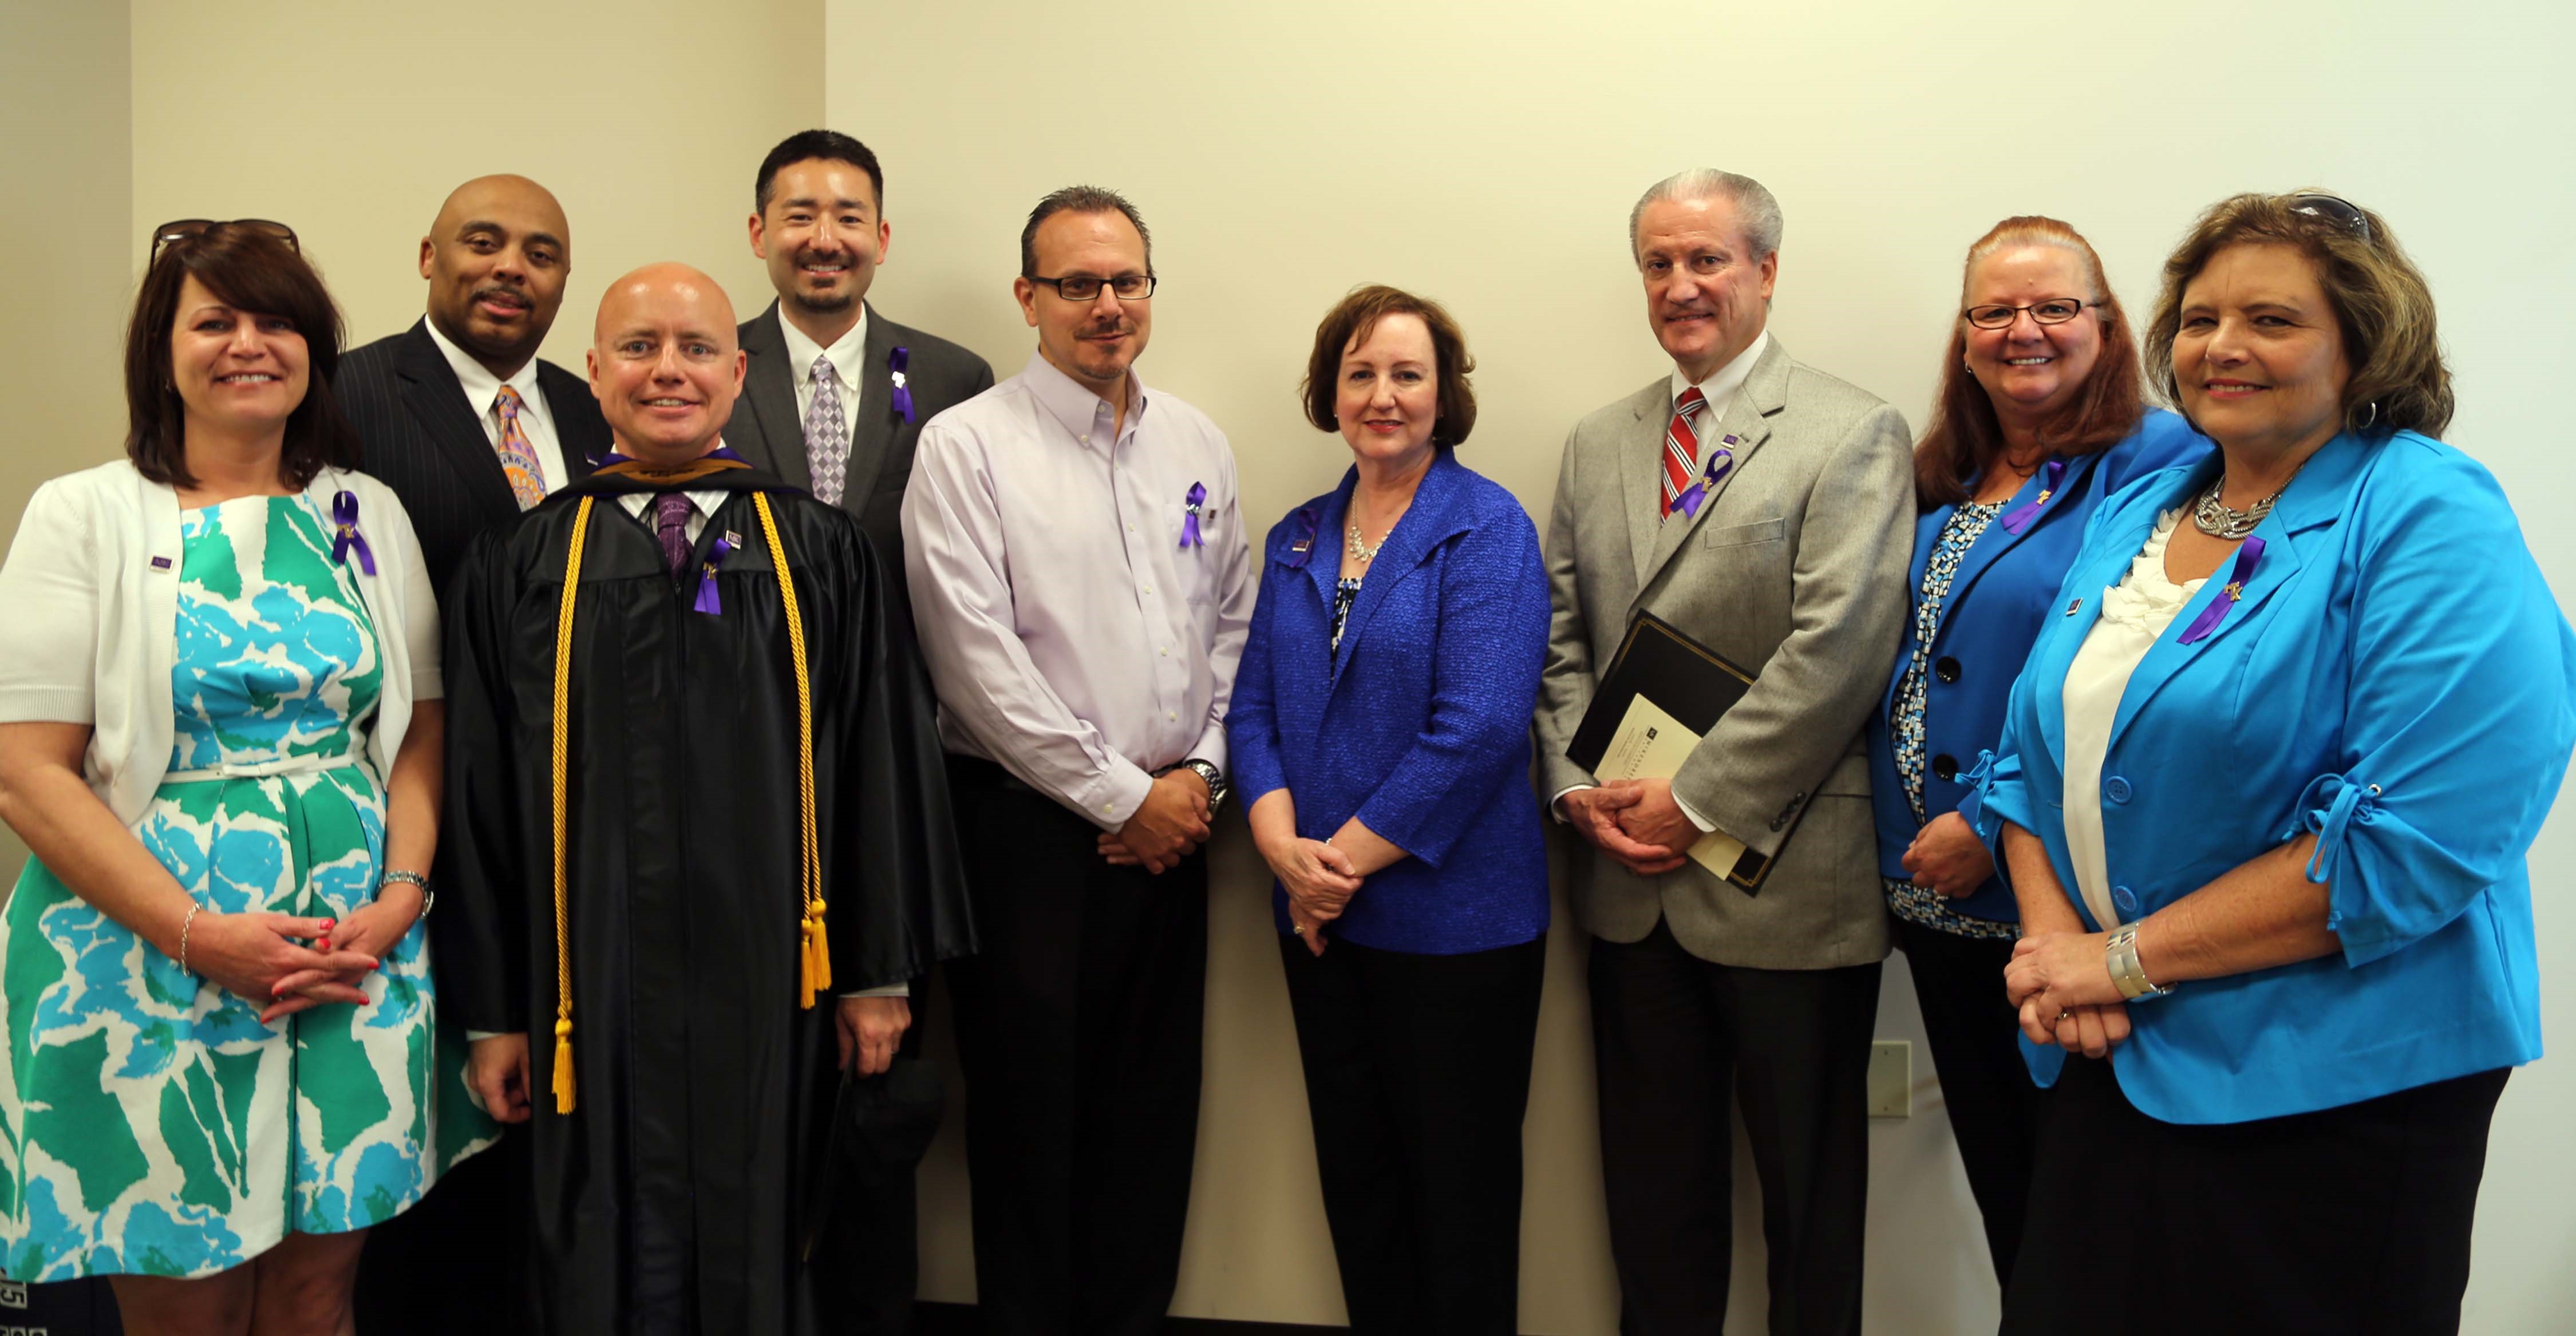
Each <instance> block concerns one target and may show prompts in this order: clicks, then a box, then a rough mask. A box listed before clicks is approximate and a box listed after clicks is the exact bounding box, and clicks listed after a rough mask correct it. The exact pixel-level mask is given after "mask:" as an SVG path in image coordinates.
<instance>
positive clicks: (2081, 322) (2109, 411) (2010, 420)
mask: <svg viewBox="0 0 2576 1336" xmlns="http://www.w3.org/2000/svg"><path fill="white" fill-rule="evenodd" d="M2208 451H2209V442H2208V441H2207V440H2206V439H2204V438H2202V437H2201V436H2199V435H2198V434H2196V433H2194V432H2193V431H2192V429H2191V428H2190V427H2189V426H2188V425H2186V424H2185V423H2184V422H2183V420H2182V419H2181V418H2178V417H2176V416H2174V415H2173V414H2171V413H2165V412H2154V411H2149V410H2148V409H2147V407H2146V404H2145V391H2144V383H2143V381H2142V380H2141V378H2140V375H2139V370H2138V345H2137V342H2136V341H2135V340H2134V339H2133V338H2131V337H2130V334H2129V321H2128V317H2127V316H2126V315H2125V314H2123V313H2122V311H2121V309H2120V299H2119V298H2118V297H2117V296H2115V295H2113V293H2112V291H2111V285H2110V283H2109V282H2108V281H2107V280H2106V279H2105V278H2104V277H2103V274H2102V259H2101V257H2100V256H2098V255H2096V254H2094V252H2093V247H2092V246H2091V245H2090V244H2088V243H2087V242H2086V241H2085V240H2084V238H2083V237H2082V236H2081V235H2079V234H2078V233H2077V232H2076V231H2075V229H2073V228H2071V227H2068V226H2067V225H2066V224H2064V223H2062V222H2059V221H2058V220H2056V219H2054V218H2007V219H2005V220H2003V221H2002V222H2000V223H1997V224H1995V226H1994V227H1993V229H1992V230H1990V231H1988V232H1987V233H1986V234H1985V235H1984V236H1982V237H1979V238H1978V239H1977V242H1976V244H1975V245H1973V246H1970V247H1969V248H1968V261H1967V271H1966V273H1965V275H1964V276H1963V277H1962V278H1961V280H1960V302H1959V315H1958V318H1957V319H1956V320H1955V321H1953V322H1952V326H1951V335H1950V346H1949V352H1948V355H1947V357H1946V358H1945V359H1944V361H1943V364H1942V372H1941V393H1940V397H1939V399H1938V400H1937V401H1936V404H1935V408H1934V412H1933V416H1932V423H1931V425H1930V426H1929V427H1927V428H1926V429H1925V430H1924V433H1923V439H1922V441H1921V442H1919V443H1918V444H1917V445H1916V446H1915V449H1914V463H1915V488H1914V490H1915V497H1916V500H1917V502H1918V505H1919V508H1920V509H1921V511H1922V514H1921V516H1920V517H1919V518H1918V519H1916V521H1915V524H1914V564H1913V566H1912V567H1911V568H1910V569H1909V571H1908V573H1907V576H1906V587H1907V589H1908V590H1910V591H1911V592H1912V595H1913V616H1911V617H1909V618H1907V619H1906V630H1905V638H1904V640H1903V641H1902V642H1901V643H1900V644H1899V645H1898V647H1897V652H1896V667H1895V669H1894V671H1893V672H1892V673H1891V674H1890V676H1889V678H1888V683H1887V694H1886V696H1885V698H1884V699H1882V700H1881V701H1880V702H1879V708H1878V710H1877V711H1876V712H1875V713H1873V714H1872V715H1871V716H1870V719H1869V763H1870V783H1869V789H1870V801H1871V803H1872V805H1873V806H1874V808H1875V809H1876V813H1877V817H1878V863H1879V874H1880V875H1881V876H1882V877H1884V878H1885V879H1886V882H1887V900H1888V908H1889V910H1890V911H1892V913H1893V916H1894V919H1895V927H1896V941H1897V945H1898V946H1900V947H1902V948H1903V949H1904V951H1905V959H1906V964H1907V966H1908V967H1909V968H1908V971H1907V972H1908V973H1909V974H1911V975H1912V976H1913V980H1914V997H1915V1001H1916V1003H1917V1004H1918V1005H1919V1006H1920V1007H1921V1009H1922V1013H1923V1029H1924V1034H1925V1037H1926V1038H1927V1039H1929V1040H1930V1041H1931V1044H1932V1061H1933V1066H1934V1067H1935V1068H1936V1069H1937V1070H1938V1071H1939V1072H1940V1074H1941V1094H1942V1102H1943V1103H1944V1105H1946V1106H1947V1108H1948V1110H1949V1121H1950V1129H1951V1132H1952V1135H1954V1136H1955V1137H1956V1138H1957V1140H1958V1143H1959V1158H1960V1161H1961V1162H1962V1163H1963V1164H1964V1165H1965V1167H1966V1168H1967V1171H1968V1187H1969V1190H1970V1191H1972V1192H1973V1193H1975V1194H1976V1199H1977V1210H1978V1213H1979V1214H1980V1215H1981V1216H1982V1217H1983V1218H1984V1223H1985V1232H1986V1252H1987V1255H1988V1256H1989V1257H1990V1258H1991V1259H1992V1260H1993V1263H1994V1268H1995V1279H1996V1281H1997V1283H1999V1284H2001V1283H2009V1282H2010V1280H2011V1279H2012V1262H2013V1254H2014V1251H2015V1250H2016V1249H2017V1248H2018V1247H2019V1245H2020V1241H2021V1221H2022V1203H2023V1200H2024V1198H2025V1197H2026V1196H2027V1195H2028V1193H2029V1190H2030V1159H2031V1144H2032V1136H2033V1132H2034V1128H2035V1121H2034V1120H2035V1119H2036V1117H2037V1111H2038V1102H2039V1099H2038V1097H2039V1089H2038V1087H2036V1086H2034V1085H2032V1084H2031V1081H2030V1077H2029V1075H2028V1074H2027V1073H2025V1072H2024V1071H2023V1070H2022V1060H2021V1050H2020V1047H2019V1045H2018V1043H2017V1042H2016V1041H2015V1039H2014V1034H2015V1026H2014V1015H2013V1008H2012V1005H2011V1003H2010V1002H2009V1001H2008V1000H2006V998H2005V997H2004V990H2003V979H2002V975H2003V969H2004V966H2005V965H2006V964H2007V963H2009V962H2010V960H2011V959H2012V944H2013V939H2014V937H2016V936H2017V935H2019V932H2020V929H2019V927H2018V926H2017V925H2018V920H2019V917H2020V916H2019V914H2018V913H2017V912H2016V911H2015V910H2014V908H2013V899H2012V892H2011V891H2010V890H2008V889H2006V888H2005V886H2004V884H2003V883H2002V881H2000V880H1999V879H1997V878H1996V877H1995V875H1994V862H1993V860H1992V859H1991V858H1989V857H1988V856H1987V854H1986V849H1985V846H1984V845H1983V844H1981V843H1979V842H1978V840H1977V836H1976V832H1975V831H1974V830H1973V829H1972V828H1971V825H1970V823H1971V822H1972V821H1973V820H1974V818H1975V816H1976V797H1975V794H1974V793H1973V792H1971V791H1970V790H1969V789H1968V788H1967V786H1966V785H1965V784H1963V783H1961V781H1962V780H1964V779H1966V778H1967V775H1968V771H1969V769H1970V768H1971V767H1973V766H1975V764H1976V760H1977V756H1978V754H1979V753H1981V752H1984V751H1985V750H1987V749H1988V748H1990V747H1992V746H1994V744H1995V738H1996V736H1997V735H1998V734H2000V733H2001V732H2002V731H2003V718H2004V700H2005V698H2006V697H2007V696H2008V695H2009V694H2010V692H2011V690H2012V682H2013V679H2014V678H2015V677H2018V676H2020V674H2021V665H2022V660H2023V659H2025V658H2026V657H2028V655H2029V653H2030V643H2031V641H2032V640H2033V639H2035V638H2036V637H2037V636H2038V635H2039V631H2040V627H2041V624H2042V622H2043V620H2044V619H2045V616H2046V614H2047V612H2048V611H2049V600H2050V598H2051V597H2052V596H2053V595H2055V594H2056V592H2057V586H2058V584H2059V583H2060V582H2062V581H2063V580H2065V578H2066V567H2067V565H2068V564H2069V563H2070V562H2072V561H2073V560H2074V558H2075V549H2076V546H2077V544H2078V543H2079V542H2080V541H2081V539H2082V537H2083V533H2084V522H2085V521H2086V520H2087V519H2089V518H2091V517H2092V514H2093V512H2094V510H2095V509H2096V508H2097V507H2099V506H2100V505H2101V504H2102V499H2103V498H2104V497H2106V496H2108V495H2110V494H2111V493H2112V492H2114V491H2116V490H2118V489H2119V488H2120V486H2121V485H2122V484H2124V483H2127V482H2128V481H2129V480H2131V479H2133V478H2136V477H2139V476H2141V475H2143V474H2147V473H2152V472H2155V471H2156V470H2158V469H2161V468H2165V467H2167V466H2170V465H2172V464H2176V463H2179V462H2182V461H2183V460H2186V459H2197V458H2199V457H2201V456H2202V455H2205V454H2206V453H2208Z"/></svg>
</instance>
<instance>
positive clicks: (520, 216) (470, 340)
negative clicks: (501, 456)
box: [420, 175, 572, 380]
mask: <svg viewBox="0 0 2576 1336" xmlns="http://www.w3.org/2000/svg"><path fill="white" fill-rule="evenodd" d="M571 272H572V228H571V227H570V225H568V224H566V223H565V222H564V213H563V206H562V205H561V204H558V203H556V202H555V197H554V194H553V192H551V191H548V190H547V189H546V188H545V187H544V186H541V185H538V184H537V183H536V182H534V181H531V180H529V179H528V178H526V177H524V176H507V175H504V176H478V177H476V178H474V179H473V180H471V181H468V182H466V183H465V184H463V185H461V186H458V187H457V188H456V189H455V190H453V191H451V192H449V193H448V196H447V201H446V202H445V203H443V204H441V205H440V206H439V208H438V217H437V219H436V220H434V221H433V222H431V223H430V225H429V234H428V235H427V236H424V237H422V238H421V239H420V276H421V277H422V278H425V279H428V280H429V321H430V323H431V324H432V325H435V326H436V327H437V328H438V332H439V333H440V334H441V335H443V336H445V338H446V339H447V341H448V342H450V343H453V344H455V345H456V346H457V347H459V348H462V349H464V350H465V352H466V354H467V355H468V356H470V357H472V358H473V359H474V360H475V361H477V362H480V363H482V364H483V366H484V368H485V369H487V370H489V371H490V372H491V373H492V374H493V375H496V376H499V377H500V378H501V379H503V380H508V379H509V378H510V377H512V376H514V375H517V374H518V372H519V369H520V368H522V367H524V366H526V365H527V364H528V359H529V358H532V357H534V356H536V355H537V346H538V345H539V344H542V343H544V342H545V341H546V331H547V330H549V329H552V328H553V327H554V323H555V312H556V310H557V309H558V308H560V307H561V306H562V305H563V290H564V279H565V278H566V277H567V276H568V275H569V274H570V273H571Z"/></svg>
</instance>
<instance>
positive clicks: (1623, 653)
mask: <svg viewBox="0 0 2576 1336" xmlns="http://www.w3.org/2000/svg"><path fill="white" fill-rule="evenodd" d="M1753 679H1754V674H1753V673H1750V672H1747V671H1745V670H1744V669H1743V668H1742V667H1740V666H1738V665H1737V664H1736V663H1735V662H1734V661H1732V660H1730V659H1728V658H1727V657H1726V656H1725V655H1723V654H1720V653H1718V652H1717V651H1716V650H1713V649H1710V648H1709V647H1708V646H1706V645H1703V644H1701V643H1699V642H1698V641H1696V640H1693V639H1691V638H1690V637H1689V636H1686V635H1683V634H1682V633H1681V632H1680V631H1678V630H1675V629H1674V628H1673V625H1672V623H1670V622H1667V621H1665V620H1664V619H1662V618H1660V617H1657V616H1655V615H1654V614H1653V613H1650V612H1641V613H1638V614H1637V616H1636V618H1635V619H1634V620H1632V621H1630V622H1629V623H1628V634H1627V635H1626V636H1625V637H1623V638H1622V639H1621V640H1620V642H1619V652H1618V653H1617V654H1614V655H1612V656H1611V658H1610V667H1609V670H1608V671H1606V672H1604V673H1602V674H1601V685H1600V688H1599V689H1598V690H1596V691H1594V692H1593V693H1592V704H1591V706H1590V708H1588V709H1586V710H1585V711H1584V712H1583V723H1582V724H1581V725H1580V726H1579V727H1577V728H1576V729H1575V730H1574V737H1573V738H1572V740H1570V741H1568V742H1567V743H1566V744H1565V759H1567V760H1569V761H1572V762H1574V763H1575V764H1576V765H1579V766H1581V767H1583V768H1584V770H1586V771H1587V772H1597V771H1599V770H1600V768H1601V758H1602V756H1603V754H1604V753H1606V752H1608V751H1609V750H1610V742H1611V740H1612V739H1613V738H1615V737H1617V736H1618V735H1619V725H1620V723H1621V722H1622V721H1624V720H1626V719H1627V717H1628V706H1629V704H1630V703H1631V702H1633V701H1635V700H1636V698H1637V697H1638V696H1640V695H1642V696H1644V697H1645V698H1646V699H1648V700H1650V701H1653V702H1654V703H1655V704H1656V705H1657V706H1658V707H1660V708H1661V709H1662V710H1663V712H1664V713H1666V714H1669V715H1671V716H1672V717H1673V718H1674V719H1675V720H1676V721H1677V722H1679V723H1680V724H1681V726H1682V727H1684V728H1687V729H1689V730H1690V731H1692V732H1694V733H1697V734H1699V735H1700V736H1702V737H1706V736H1707V735H1708V731H1709V730H1710V729H1712V728H1715V727H1717V721H1718V720H1719V719H1721V718H1724V717H1725V715H1726V712H1727V711H1728V710H1731V709H1733V708H1735V703H1736V702H1737V701H1739V700H1742V699H1744V693H1745V691H1746V690H1748V689H1749V688H1751V687H1752V685H1753ZM1805 815H1806V806H1805V805H1804V804H1801V805H1800V806H1799V808H1798V811H1797V813H1796V814H1795V816H1793V817H1792V818H1791V820H1790V825H1789V830H1788V833H1787V834H1784V835H1782V836H1781V837H1780V844H1781V847H1782V848H1786V847H1788V842H1789V838H1790V836H1793V835H1795V834H1797V830H1798V827H1797V818H1798V817H1803V816H1805ZM1776 857H1777V855H1776V854H1763V853H1757V852H1755V851H1753V850H1751V849H1747V850H1745V851H1744V856H1743V857H1742V858H1739V859H1737V860H1736V862H1735V868H1734V870H1733V871H1731V872H1729V873H1727V874H1726V879H1727V880H1728V881H1729V882H1732V883H1733V884H1734V885H1736V886H1737V887H1738V888H1740V889H1742V890H1743V892H1744V893H1745V894H1746V895H1758V894H1760V893H1761V891H1762V879H1763V878H1764V877H1767V876H1769V875H1770V873H1771V864H1772V863H1773V862H1774V861H1775V860H1776Z"/></svg>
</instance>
